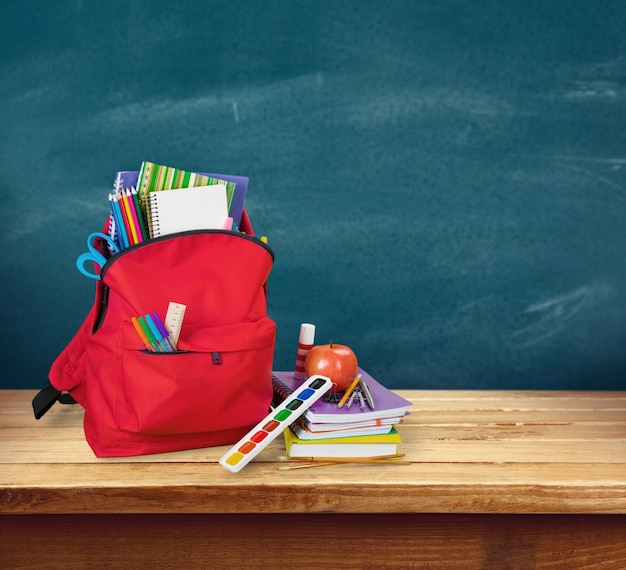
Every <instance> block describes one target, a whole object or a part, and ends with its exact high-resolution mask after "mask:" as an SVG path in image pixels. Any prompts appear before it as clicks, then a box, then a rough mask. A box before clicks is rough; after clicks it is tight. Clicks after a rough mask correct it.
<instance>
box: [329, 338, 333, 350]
mask: <svg viewBox="0 0 626 570" xmlns="http://www.w3.org/2000/svg"><path fill="white" fill-rule="evenodd" d="M329 344H330V348H332V347H333V339H332V338H331V339H330V343H329Z"/></svg>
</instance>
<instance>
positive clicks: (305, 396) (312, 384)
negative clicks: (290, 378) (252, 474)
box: [219, 375, 333, 473]
mask: <svg viewBox="0 0 626 570" xmlns="http://www.w3.org/2000/svg"><path fill="white" fill-rule="evenodd" d="M332 385H333V383H332V381H331V379H330V378H327V377H326V376H319V375H315V376H311V377H310V378H309V379H308V380H307V381H306V382H305V383H304V384H302V386H300V388H298V390H296V391H294V393H293V394H291V396H289V398H287V399H286V400H284V401H283V402H282V404H280V406H278V407H277V408H275V409H274V411H272V412H271V413H270V414H269V415H268V416H267V417H266V418H265V419H263V420H262V421H260V422H259V423H258V424H257V425H256V426H254V427H253V428H252V429H251V430H250V431H249V432H248V433H247V434H246V435H244V436H243V437H242V438H241V439H240V440H239V441H238V442H237V443H236V444H235V445H233V447H232V448H230V449H229V450H228V451H227V452H226V453H225V454H224V455H223V456H222V457H221V459H220V461H219V462H220V465H221V466H222V467H224V469H227V470H228V471H231V472H233V473H237V472H238V471H240V470H241V469H243V468H244V467H245V466H246V465H247V464H248V463H249V462H250V461H251V460H252V459H253V458H254V457H256V456H257V455H258V454H259V453H261V451H263V450H264V449H265V448H266V447H267V446H268V445H269V444H270V443H271V442H272V441H273V440H274V439H276V437H278V436H279V435H280V434H281V433H282V432H283V430H284V429H285V428H286V427H288V426H289V425H291V424H292V423H293V422H294V421H295V420H297V419H298V418H299V417H300V416H301V415H302V414H303V413H304V412H306V410H308V409H309V408H310V407H311V406H312V405H313V404H314V403H315V402H317V400H319V399H320V398H321V397H322V396H323V395H324V394H325V393H326V392H328V390H330V388H331V386H332Z"/></svg>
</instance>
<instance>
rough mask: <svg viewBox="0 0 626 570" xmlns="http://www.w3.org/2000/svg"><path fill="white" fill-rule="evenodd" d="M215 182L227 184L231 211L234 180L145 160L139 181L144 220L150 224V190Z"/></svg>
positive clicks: (138, 190)
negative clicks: (229, 180) (221, 178)
mask: <svg viewBox="0 0 626 570" xmlns="http://www.w3.org/2000/svg"><path fill="white" fill-rule="evenodd" d="M213 184H224V186H226V200H227V203H228V211H230V206H231V203H232V201H233V194H234V193H235V186H236V184H235V183H234V182H228V181H226V180H219V179H217V178H213V177H211V176H207V175H206V174H199V173H197V172H189V171H187V170H179V169H178V168H172V167H170V166H164V165H161V164H155V163H154V162H147V161H144V162H143V163H142V164H141V170H140V171H139V179H138V181H137V199H138V202H139V208H140V209H141V214H142V215H143V216H144V220H148V225H150V208H149V207H148V197H149V195H150V192H159V191H161V190H175V189H178V188H191V187H195V186H211V185H213Z"/></svg>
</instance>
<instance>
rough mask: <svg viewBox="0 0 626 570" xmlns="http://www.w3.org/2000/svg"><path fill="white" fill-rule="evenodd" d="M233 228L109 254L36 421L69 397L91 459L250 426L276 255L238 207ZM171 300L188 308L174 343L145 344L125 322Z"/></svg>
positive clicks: (222, 440) (258, 401)
mask: <svg viewBox="0 0 626 570" xmlns="http://www.w3.org/2000/svg"><path fill="white" fill-rule="evenodd" d="M240 229H241V230H242V232H246V233H240V232H234V231H228V230H199V231H190V232H182V233H179V234H173V235H168V236H164V237H160V238H156V239H152V240H148V241H145V242H143V243H141V244H138V245H135V246H133V247H130V248H128V249H125V250H123V251H122V252H121V253H119V254H117V255H115V256H114V257H112V258H111V259H109V260H108V261H107V263H106V264H105V265H104V267H103V268H102V270H101V273H100V276H101V279H100V280H97V281H96V295H95V301H94V304H93V307H92V308H91V310H90V312H89V314H88V315H87V317H86V319H85V321H84V322H83V324H82V325H81V327H80V328H79V330H78V331H77V333H76V334H75V336H74V337H73V339H72V340H71V341H70V343H69V344H68V345H67V347H66V348H65V349H64V350H63V351H62V352H61V354H60V355H59V356H58V358H57V359H56V360H55V361H54V363H53V364H52V367H51V369H50V374H49V380H50V384H51V385H50V386H49V387H48V388H45V389H44V390H42V391H41V392H40V393H39V394H38V395H37V396H36V397H35V398H34V400H33V409H34V412H35V417H36V418H37V419H39V418H40V417H41V416H42V415H43V414H45V412H46V411H47V410H48V409H49V408H50V407H51V406H52V405H53V404H54V403H55V402H56V401H57V400H58V401H61V402H66V401H67V400H68V399H70V400H71V399H73V400H74V401H76V402H78V403H79V404H80V405H81V406H82V407H83V408H84V410H85V417H84V429H85V437H86V439H87V442H88V443H89V445H90V446H91V448H92V449H93V451H94V453H95V454H96V456H98V457H116V456H131V455H142V454H148V453H160V452H166V451H176V450H183V449H193V448H199V447H208V446H214V445H224V444H232V443H234V442H236V441H237V440H239V439H240V438H241V437H242V436H243V435H244V434H245V433H246V432H247V431H248V430H249V429H250V428H251V427H252V426H253V425H255V424H256V423H258V422H259V421H260V420H261V419H262V418H263V417H264V416H265V415H266V414H267V412H268V409H269V405H270V402H271V399H272V381H271V376H272V363H273V358H274V344H275V338H276V324H275V322H274V321H273V320H271V319H270V318H269V317H268V316H267V279H268V277H269V274H270V271H271V268H272V265H273V261H274V254H273V252H272V250H271V249H270V248H269V247H268V246H267V245H266V244H265V243H264V242H262V241H261V240H259V239H257V238H255V237H254V236H253V234H252V227H251V225H250V221H249V219H248V217H247V215H246V214H245V212H244V216H243V218H242V221H241V225H240ZM101 251H104V246H102V250H101ZM171 301H173V302H176V303H181V304H184V305H186V311H185V317H184V322H183V324H182V328H181V331H180V336H179V339H178V345H177V347H176V348H177V350H176V352H150V351H149V350H147V349H146V346H145V345H144V344H143V343H142V340H141V338H140V337H139V335H138V334H137V331H136V330H135V328H134V326H133V324H132V322H131V318H132V317H134V316H136V315H143V314H146V313H150V312H153V311H156V312H159V313H164V312H165V311H166V309H167V307H168V303H169V302H171ZM67 393H69V396H71V398H68V394H67Z"/></svg>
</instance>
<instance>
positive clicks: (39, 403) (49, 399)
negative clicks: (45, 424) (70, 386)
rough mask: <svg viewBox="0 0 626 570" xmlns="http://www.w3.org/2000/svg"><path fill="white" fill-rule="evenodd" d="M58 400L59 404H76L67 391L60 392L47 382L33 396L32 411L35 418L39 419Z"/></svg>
mask: <svg viewBox="0 0 626 570" xmlns="http://www.w3.org/2000/svg"><path fill="white" fill-rule="evenodd" d="M55 402H60V403H61V404H76V400H74V398H72V396H70V394H68V393H67V392H61V390H57V389H56V388H55V387H54V386H52V384H49V385H48V386H46V387H45V388H43V389H42V390H40V391H39V392H38V393H37V395H36V396H35V397H34V398H33V412H34V413H35V419H36V420H39V419H41V417H42V416H43V415H44V414H45V413H46V412H47V411H48V410H49V409H50V408H51V407H52V406H53V405H54V404H55Z"/></svg>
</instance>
